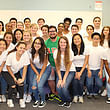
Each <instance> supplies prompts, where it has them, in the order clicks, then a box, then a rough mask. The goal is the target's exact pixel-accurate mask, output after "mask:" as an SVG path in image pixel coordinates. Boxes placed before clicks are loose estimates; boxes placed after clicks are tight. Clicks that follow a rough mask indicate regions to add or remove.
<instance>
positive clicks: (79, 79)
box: [0, 16, 110, 108]
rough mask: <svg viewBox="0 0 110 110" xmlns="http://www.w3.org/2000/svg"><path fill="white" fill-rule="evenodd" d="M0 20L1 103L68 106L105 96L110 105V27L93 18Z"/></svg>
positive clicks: (21, 106) (9, 105)
mask: <svg viewBox="0 0 110 110" xmlns="http://www.w3.org/2000/svg"><path fill="white" fill-rule="evenodd" d="M8 21H9V22H7V23H4V22H3V21H2V20H0V104H3V103H6V104H7V106H8V107H9V108H13V107H15V102H14V101H15V99H17V100H18V104H19V106H20V108H25V107H26V105H27V104H28V103H31V102H32V107H34V108H35V107H39V108H43V107H45V106H46V104H48V103H47V101H56V103H58V106H61V107H63V106H64V107H66V108H69V107H71V105H72V104H73V103H75V104H77V103H80V104H83V103H84V102H85V100H84V97H87V98H88V100H91V99H95V100H100V97H106V100H104V101H105V103H107V104H110V26H102V25H101V24H102V19H101V18H100V17H99V16H94V18H93V20H92V22H93V23H92V24H87V26H86V27H85V28H83V26H82V25H83V23H84V21H85V19H83V18H81V17H78V18H76V19H75V22H74V23H73V22H72V18H70V17H65V18H64V19H63V21H61V22H58V23H57V26H55V25H53V24H51V25H48V24H47V23H46V19H44V18H38V20H37V21H36V22H35V23H32V19H31V18H30V17H25V18H24V20H23V21H20V20H19V19H17V18H16V17H11V18H10V19H9V20H8Z"/></svg>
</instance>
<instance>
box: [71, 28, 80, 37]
mask: <svg viewBox="0 0 110 110" xmlns="http://www.w3.org/2000/svg"><path fill="white" fill-rule="evenodd" d="M78 31H79V29H78V28H77V27H75V26H73V27H72V28H71V33H72V35H74V34H76V33H78Z"/></svg>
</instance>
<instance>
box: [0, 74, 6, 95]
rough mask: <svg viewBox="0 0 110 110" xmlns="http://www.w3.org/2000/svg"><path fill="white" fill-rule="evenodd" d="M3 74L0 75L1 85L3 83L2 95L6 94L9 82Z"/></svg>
mask: <svg viewBox="0 0 110 110" xmlns="http://www.w3.org/2000/svg"><path fill="white" fill-rule="evenodd" d="M2 74H3V72H1V73H0V83H1V95H5V94H6V89H7V82H6V81H5V79H4V78H3V76H2Z"/></svg>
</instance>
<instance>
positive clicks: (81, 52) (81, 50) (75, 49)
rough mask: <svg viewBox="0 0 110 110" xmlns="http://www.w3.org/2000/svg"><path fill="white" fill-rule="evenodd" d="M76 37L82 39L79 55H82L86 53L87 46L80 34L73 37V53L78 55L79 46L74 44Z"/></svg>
mask: <svg viewBox="0 0 110 110" xmlns="http://www.w3.org/2000/svg"><path fill="white" fill-rule="evenodd" d="M75 36H79V37H80V38H81V46H80V52H79V54H80V55H82V54H83V53H84V48H85V45H84V41H83V39H82V36H81V35H80V34H78V33H77V34H74V35H73V37H72V51H73V52H74V55H75V56H76V55H78V49H77V46H76V45H75V44H74V38H75Z"/></svg>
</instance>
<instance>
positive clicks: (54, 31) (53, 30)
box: [49, 28, 57, 39]
mask: <svg viewBox="0 0 110 110" xmlns="http://www.w3.org/2000/svg"><path fill="white" fill-rule="evenodd" d="M49 36H50V38H51V39H52V38H54V37H56V36H57V32H56V30H55V28H50V29H49Z"/></svg>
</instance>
